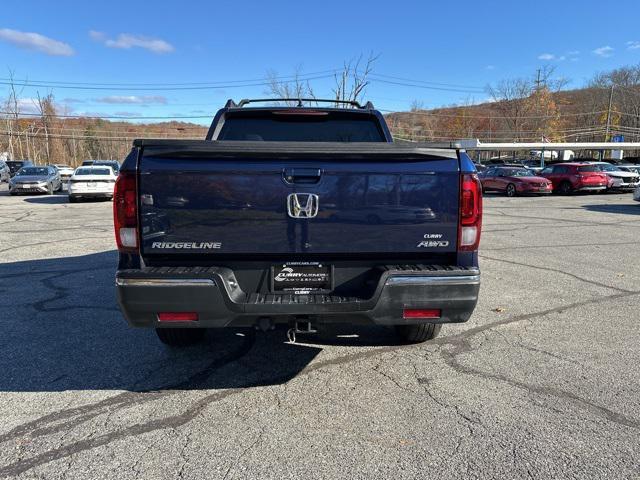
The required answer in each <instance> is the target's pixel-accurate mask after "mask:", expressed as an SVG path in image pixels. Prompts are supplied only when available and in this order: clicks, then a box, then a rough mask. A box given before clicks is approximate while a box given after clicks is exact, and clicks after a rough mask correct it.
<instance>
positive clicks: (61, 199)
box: [16, 192, 69, 205]
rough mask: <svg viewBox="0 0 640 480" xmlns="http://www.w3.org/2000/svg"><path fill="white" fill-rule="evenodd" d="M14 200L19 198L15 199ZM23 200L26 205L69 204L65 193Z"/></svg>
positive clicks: (26, 197) (30, 197)
mask: <svg viewBox="0 0 640 480" xmlns="http://www.w3.org/2000/svg"><path fill="white" fill-rule="evenodd" d="M16 198H20V196H19V197H16ZM23 200H24V201H25V202H27V203H44V204H47V205H54V204H60V203H69V196H68V195H67V194H66V193H61V192H59V193H54V194H53V195H44V194H43V195H39V196H35V195H34V196H25V197H24V198H23Z"/></svg>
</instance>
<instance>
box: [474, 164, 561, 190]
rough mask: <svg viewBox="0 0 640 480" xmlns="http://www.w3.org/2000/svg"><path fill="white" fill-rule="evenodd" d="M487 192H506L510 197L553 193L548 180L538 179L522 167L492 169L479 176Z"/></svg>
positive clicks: (483, 188)
mask: <svg viewBox="0 0 640 480" xmlns="http://www.w3.org/2000/svg"><path fill="white" fill-rule="evenodd" d="M478 178H480V182H481V183H482V190H483V191H485V192H488V191H494V192H504V193H506V194H507V196H508V197H515V196H516V195H525V194H527V195H531V194H546V193H551V192H552V191H553V187H552V184H551V182H550V181H549V180H547V179H546V178H542V177H538V176H537V175H535V174H534V173H533V172H532V171H531V170H529V169H527V168H522V167H490V168H488V169H486V170H485V171H484V172H481V173H480V174H478Z"/></svg>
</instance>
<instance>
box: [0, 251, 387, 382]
mask: <svg viewBox="0 0 640 480" xmlns="http://www.w3.org/2000/svg"><path fill="white" fill-rule="evenodd" d="M116 261H117V253H116V252H115V251H109V252H102V253H96V254H90V255H84V256H79V257H66V258H55V259H43V260H33V261H23V262H15V263H4V264H0V296H2V297H3V298H5V299H10V301H5V302H3V303H4V305H3V307H2V309H1V310H0V312H1V313H0V317H1V318H2V320H3V322H2V323H3V327H4V328H3V335H2V336H0V372H2V374H1V375H0V392H25V391H27V392H43V391H44V392H50V391H63V390H129V391H148V390H166V389H205V388H206V389H218V388H247V387H257V386H265V385H273V384H279V383H284V382H286V381H287V380H289V379H291V378H293V377H295V376H296V375H297V374H298V373H299V372H301V371H302V370H303V369H304V368H305V367H307V365H309V363H310V362H311V361H312V360H313V359H314V358H315V357H316V356H317V355H318V354H319V353H320V352H321V351H322V348H321V346H320V345H344V346H372V345H381V344H386V345H389V344H394V342H395V337H394V336H393V334H392V330H390V329H385V328H379V327H358V328H356V327H353V328H349V327H346V326H341V327H337V328H335V329H333V330H332V329H331V328H330V329H328V330H327V331H325V332H323V333H321V334H319V336H317V337H316V336H299V337H298V342H299V343H296V344H290V343H287V341H286V329H277V330H275V331H272V332H268V333H261V332H260V333H255V332H254V331H253V330H247V329H244V330H234V329H224V330H211V331H209V332H208V336H207V339H206V341H205V342H204V343H203V344H201V345H198V346H193V347H189V348H186V349H171V348H168V347H166V346H164V345H163V344H161V343H160V341H159V340H158V339H157V338H156V335H155V332H154V331H153V330H146V329H131V328H129V327H128V326H127V324H126V322H125V320H124V319H123V318H122V315H121V313H120V311H119V309H118V307H117V305H116V300H115V292H114V281H113V279H114V272H115V266H116ZM332 328H333V327H332ZM356 332H357V334H356ZM302 342H305V343H302ZM306 342H309V343H306Z"/></svg>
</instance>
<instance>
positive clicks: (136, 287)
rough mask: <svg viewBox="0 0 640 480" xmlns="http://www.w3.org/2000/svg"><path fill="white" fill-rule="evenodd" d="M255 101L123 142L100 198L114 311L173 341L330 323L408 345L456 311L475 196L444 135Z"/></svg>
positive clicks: (363, 110)
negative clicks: (407, 137) (187, 128)
mask: <svg viewBox="0 0 640 480" xmlns="http://www.w3.org/2000/svg"><path fill="white" fill-rule="evenodd" d="M257 101H258V100H243V101H241V102H240V103H239V104H235V103H234V102H233V101H231V100H230V101H229V102H227V104H226V106H225V107H224V108H223V109H221V110H220V111H219V112H218V113H217V115H216V116H215V118H214V119H213V122H212V124H211V127H210V129H209V132H208V134H207V137H206V139H205V140H166V139H163V140H150V139H144V140H136V141H134V143H133V149H132V150H131V153H130V154H129V155H128V156H127V158H126V160H125V161H124V164H123V165H122V169H121V171H120V175H119V178H118V180H117V183H116V187H115V193H114V202H113V208H114V224H115V235H116V242H117V246H118V251H119V262H118V270H117V273H116V290H117V297H118V302H119V304H120V308H121V309H122V312H123V313H124V316H125V317H126V319H127V321H128V322H129V324H130V325H131V326H134V327H147V328H154V329H156V332H157V333H158V336H159V338H160V340H162V341H163V342H164V343H167V344H169V345H175V346H181V345H188V344H192V343H194V342H197V341H199V340H200V339H202V337H203V335H204V332H205V330H206V329H209V328H224V327H256V328H260V329H263V330H267V329H271V328H274V326H275V325H277V324H288V325H290V326H291V327H292V328H293V329H294V330H293V331H294V332H295V331H313V329H314V328H316V326H318V325H321V324H323V323H330V322H340V323H343V322H346V323H354V324H355V323H360V324H376V325H387V326H393V327H395V329H396V331H397V332H398V334H399V335H400V337H401V338H402V339H403V340H404V341H406V342H422V341H425V340H429V339H431V338H433V337H435V336H436V335H437V334H438V332H439V330H440V326H441V324H443V323H450V322H465V321H467V320H468V319H469V317H470V315H471V313H472V312H473V309H474V307H475V305H476V301H477V297H478V290H479V287H480V271H479V269H478V243H479V241H480V227H481V219H482V193H481V185H480V182H479V181H478V178H477V176H476V172H475V168H474V166H473V163H472V162H471V160H470V159H469V157H468V156H467V154H466V153H465V152H464V151H462V150H461V149H460V148H459V145H457V144H454V143H451V144H450V143H445V144H419V143H394V142H393V140H392V137H391V134H390V132H389V129H388V128H387V125H386V123H385V120H384V118H383V116H382V115H381V114H380V112H378V111H377V110H375V109H374V108H373V106H372V105H371V103H367V104H366V105H364V106H361V105H360V104H358V103H356V102H342V103H334V105H340V108H337V107H335V106H332V107H331V108H325V107H316V106H313V107H309V106H306V107H304V106H302V103H303V102H302V101H300V102H299V104H298V106H293V107H291V106H278V107H273V106H269V107H264V106H262V107H255V106H252V104H254V102H257ZM260 101H262V100H260ZM270 101H271V102H273V100H270ZM313 102H316V103H314V105H319V104H320V103H318V102H322V101H316V100H313Z"/></svg>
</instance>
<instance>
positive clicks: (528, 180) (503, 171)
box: [478, 161, 640, 198]
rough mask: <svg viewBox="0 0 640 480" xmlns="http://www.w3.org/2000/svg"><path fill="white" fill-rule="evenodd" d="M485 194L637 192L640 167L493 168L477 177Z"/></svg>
mask: <svg viewBox="0 0 640 480" xmlns="http://www.w3.org/2000/svg"><path fill="white" fill-rule="evenodd" d="M478 176H479V177H480V181H481V183H482V189H483V191H485V192H489V191H493V192H503V193H505V194H506V195H507V196H509V197H514V196H516V195H526V194H529V195H534V194H535V195H544V194H550V193H559V194H562V195H570V194H572V193H576V192H604V191H621V192H625V191H634V190H635V191H638V193H637V195H634V198H636V197H637V196H638V195H640V189H639V187H640V165H613V164H611V163H607V162H595V161H585V162H562V163H556V164H554V165H549V166H547V167H546V168H543V169H539V170H534V169H532V168H528V167H525V166H520V165H497V166H490V167H488V168H485V169H483V170H482V171H480V173H479V174H478Z"/></svg>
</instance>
